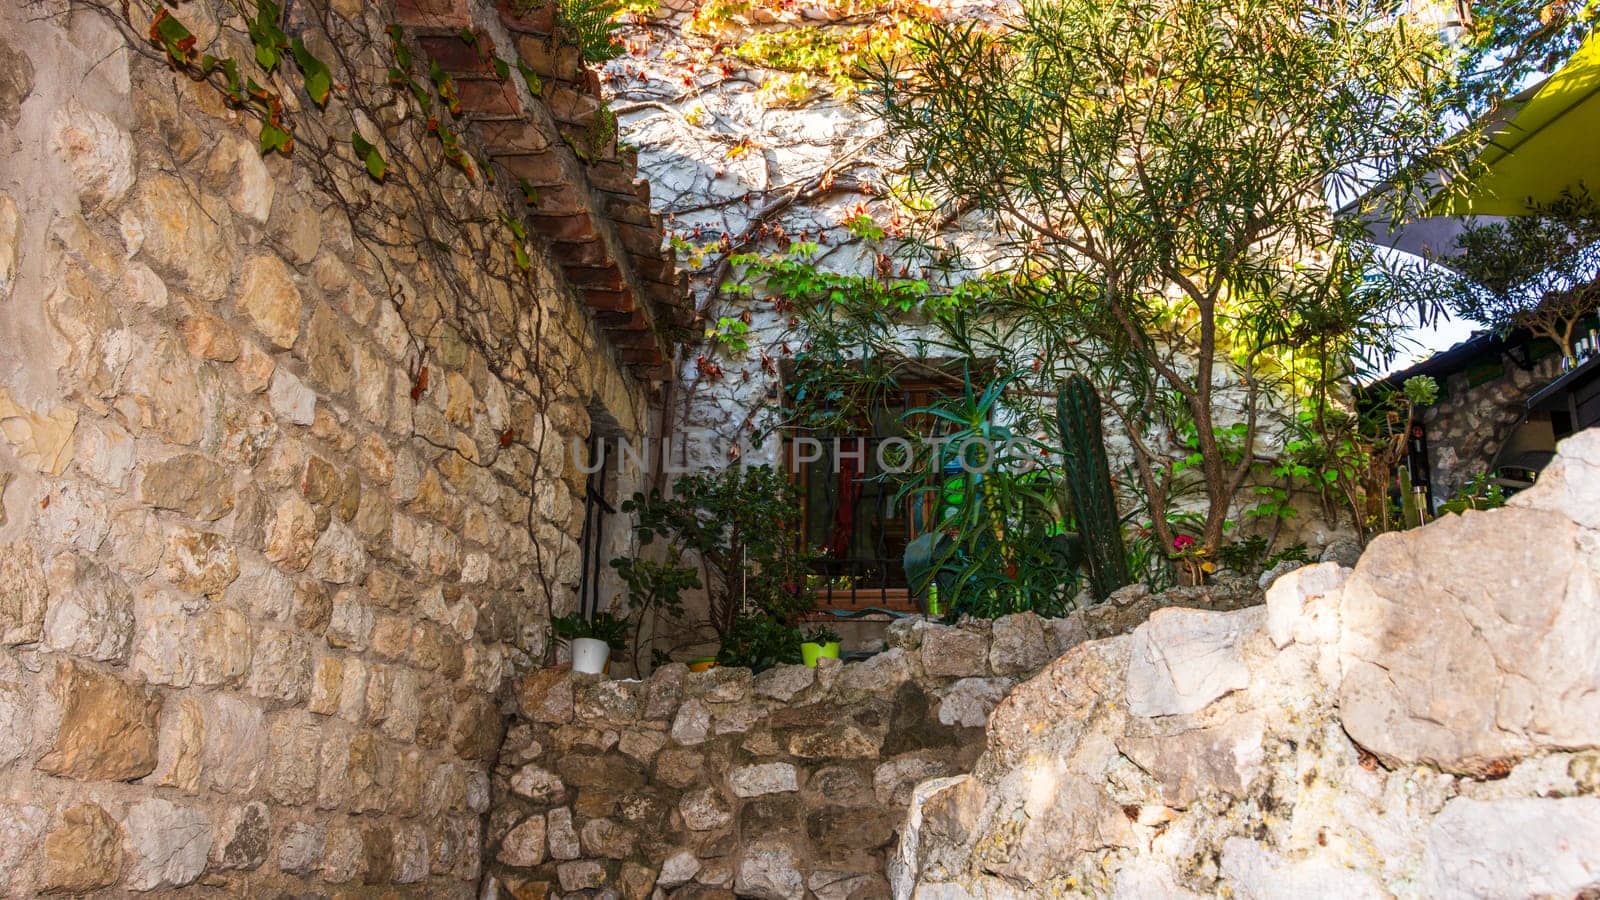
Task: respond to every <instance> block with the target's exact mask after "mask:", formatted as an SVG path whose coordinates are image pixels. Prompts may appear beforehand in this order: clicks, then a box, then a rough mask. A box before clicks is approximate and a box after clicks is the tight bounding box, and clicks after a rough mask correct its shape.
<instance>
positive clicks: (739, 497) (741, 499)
mask: <svg viewBox="0 0 1600 900" xmlns="http://www.w3.org/2000/svg"><path fill="white" fill-rule="evenodd" d="M622 509H623V511H624V512H626V513H634V514H637V516H638V536H639V540H640V542H641V543H643V544H650V543H651V542H653V541H654V540H656V539H657V538H665V539H666V540H667V541H668V542H669V551H668V552H669V553H671V554H672V555H673V556H672V558H674V559H677V558H680V557H688V556H689V555H691V554H692V555H693V556H694V558H696V559H697V560H698V562H699V564H700V566H701V570H702V574H703V575H704V578H703V583H704V585H705V587H706V594H707V599H708V604H707V605H708V615H707V622H706V625H707V626H708V627H709V628H710V630H711V631H712V632H713V633H714V634H715V635H716V636H717V638H719V639H720V640H721V641H722V642H723V644H724V648H725V649H726V648H727V646H728V642H729V640H730V638H731V637H737V638H738V640H739V641H746V640H752V639H754V637H761V636H766V637H770V634H768V633H767V631H764V630H762V629H763V628H765V626H762V628H756V627H755V626H753V625H750V623H749V622H748V621H746V620H752V619H753V620H761V621H769V622H772V623H776V624H778V625H781V626H784V627H792V626H793V624H794V622H796V621H797V620H798V619H799V617H800V616H802V615H803V614H804V613H806V612H808V611H809V610H810V609H811V595H810V593H809V592H808V591H807V590H806V588H805V583H806V575H807V574H808V573H809V570H810V566H811V561H812V558H813V557H812V554H811V553H810V552H809V551H808V550H806V549H804V548H802V547H801V546H800V537H799V536H800V497H799V492H798V489H797V488H796V487H795V486H794V485H793V484H792V483H790V481H789V479H788V478H787V477H785V475H784V474H783V473H782V472H781V471H778V470H776V469H774V468H772V467H770V466H730V467H728V468H726V469H723V470H720V471H712V470H707V471H704V472H699V473H693V474H689V475H684V476H682V477H681V478H679V479H678V480H677V481H675V482H674V483H673V486H672V494H671V496H665V495H662V494H661V493H659V492H651V493H650V494H648V495H646V494H644V493H637V494H635V495H634V496H633V497H632V498H630V499H629V500H627V501H624V503H623V505H622ZM751 629H755V630H751ZM736 632H737V634H736ZM762 639H763V640H764V639H765V637H762ZM757 643H759V641H757ZM730 652H732V651H730Z"/></svg>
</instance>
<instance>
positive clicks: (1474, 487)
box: [1439, 473, 1506, 515]
mask: <svg viewBox="0 0 1600 900" xmlns="http://www.w3.org/2000/svg"><path fill="white" fill-rule="evenodd" d="M1505 505H1506V492H1505V491H1503V490H1501V488H1500V485H1498V484H1495V483H1494V482H1493V481H1492V480H1491V479H1490V478H1489V476H1488V475H1485V474H1483V473H1479V474H1477V475H1474V476H1472V480H1471V481H1469V482H1467V484H1466V486H1465V487H1463V488H1461V489H1460V490H1459V491H1456V492H1455V494H1454V495H1453V496H1452V497H1451V498H1450V499H1449V500H1446V501H1445V502H1444V503H1442V504H1440V505H1439V511H1440V512H1447V513H1456V514H1457V515H1460V514H1461V513H1464V512H1466V511H1467V510H1469V509H1499V508H1500V507H1502V506H1505Z"/></svg>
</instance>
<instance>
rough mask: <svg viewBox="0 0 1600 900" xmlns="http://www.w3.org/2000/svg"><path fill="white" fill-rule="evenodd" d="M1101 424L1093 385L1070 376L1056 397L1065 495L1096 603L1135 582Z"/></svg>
mask: <svg viewBox="0 0 1600 900" xmlns="http://www.w3.org/2000/svg"><path fill="white" fill-rule="evenodd" d="M1102 420H1103V414H1102V413H1101V411H1100V398H1099V396H1098V395H1097V394H1096V393H1095V389H1094V384H1093V383H1092V382H1090V381H1089V379H1088V378H1085V377H1084V376H1082V375H1079V374H1076V373H1074V374H1073V375H1070V376H1068V377H1067V378H1066V380H1064V381H1063V382H1062V383H1061V387H1060V388H1059V389H1058V390H1057V392H1056V426H1057V427H1058V428H1059V429H1060V431H1061V448H1062V458H1063V460H1064V461H1065V466H1064V467H1065V470H1066V477H1065V485H1064V489H1065V491H1066V493H1067V497H1068V500H1069V502H1070V503H1071V504H1072V513H1073V518H1074V519H1075V520H1076V521H1077V523H1078V533H1079V535H1080V537H1081V540H1082V542H1083V555H1084V560H1085V561H1086V563H1087V568H1088V570H1089V586H1090V588H1091V590H1092V591H1093V592H1094V596H1095V599H1097V600H1104V599H1106V598H1107V597H1109V596H1111V592H1112V591H1115V590H1116V589H1117V588H1119V587H1122V586H1123V585H1125V584H1129V583H1131V582H1132V581H1133V576H1132V575H1130V574H1129V573H1128V554H1127V550H1126V549H1125V548H1124V547H1123V545H1122V516H1121V515H1120V513H1118V511H1117V495H1116V491H1115V489H1114V488H1113V487H1112V485H1111V466H1110V464H1109V463H1108V462H1107V461H1106V442H1105V435H1104V434H1102V433H1101V430H1100V428H1101V426H1100V423H1101V421H1102Z"/></svg>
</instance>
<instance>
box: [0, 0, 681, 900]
mask: <svg viewBox="0 0 1600 900" xmlns="http://www.w3.org/2000/svg"><path fill="white" fill-rule="evenodd" d="M157 5H158V6H161V8H163V9H165V10H167V11H168V12H169V13H170V14H171V15H174V16H177V17H178V18H179V19H180V20H182V21H183V22H184V23H186V25H187V26H188V27H189V28H190V29H192V30H193V32H194V34H195V36H196V37H197V40H198V45H197V47H198V49H199V50H203V51H205V52H207V53H215V54H218V55H232V56H235V57H237V58H239V59H240V60H245V61H248V60H251V59H253V56H252V54H251V50H250V44H249V41H248V39H247V38H246V36H245V28H244V22H243V20H242V19H241V18H240V17H239V15H238V10H239V9H244V8H248V9H249V10H251V11H254V10H255V6H256V5H255V4H254V3H253V2H252V3H244V4H228V3H210V2H203V0H189V2H181V3H177V2H175V3H170V4H157ZM283 5H284V6H286V7H290V8H292V10H293V12H292V13H291V14H290V15H289V17H288V19H287V20H286V21H285V24H284V27H285V28H287V29H289V30H290V31H291V32H292V33H293V35H294V37H295V38H296V39H297V40H298V39H304V40H305V41H306V42H307V44H309V45H310V46H311V48H312V50H313V52H315V53H317V54H319V55H320V56H321V57H322V58H323V59H324V60H327V61H330V62H331V63H333V64H334V66H335V72H334V81H335V84H336V90H335V92H334V94H333V96H332V98H331V99H330V101H329V103H328V107H327V109H326V110H318V109H317V108H316V107H315V106H314V105H312V101H311V100H310V99H309V98H308V97H307V96H306V95H305V94H304V92H303V88H302V87H301V82H302V78H301V76H300V73H299V71H298V69H297V68H296V67H295V66H294V64H293V63H292V61H290V60H288V59H285V61H284V62H283V63H282V64H281V65H280V66H279V68H278V71H277V74H276V75H274V76H271V77H269V76H267V75H265V74H262V73H261V72H258V71H255V70H254V69H253V68H250V67H251V66H253V65H254V64H253V63H251V62H243V63H241V65H242V66H244V67H246V68H245V73H246V74H249V75H250V76H251V77H252V78H255V79H259V80H262V81H263V82H264V83H266V84H268V85H269V86H271V87H272V88H273V89H275V90H278V91H280V92H282V93H283V94H284V96H285V98H286V100H285V103H286V104H287V106H288V107H290V112H291V113H292V114H294V115H295V116H296V118H295V122H296V127H297V129H298V131H297V135H296V145H297V149H296V151H295V154H294V155H293V156H292V157H284V156H281V155H277V154H273V155H268V156H265V157H264V156H263V155H262V154H261V153H260V152H258V148H257V146H256V131H255V129H257V128H259V124H258V123H256V122H255V121H254V120H253V119H251V118H250V117H248V116H246V115H242V114H241V113H240V112H238V111H236V110H234V109H231V108H229V107H227V106H226V105H225V104H224V103H223V102H222V98H221V95H220V94H219V92H218V90H217V88H216V87H215V85H213V84H205V83H201V82H197V81H194V80H191V79H190V78H189V77H187V76H184V75H181V74H178V73H175V72H174V71H173V70H172V68H171V66H169V64H168V63H167V61H166V59H165V58H164V55H163V52H162V51H161V50H158V49H155V48H154V47H152V46H150V45H148V44H147V42H146V41H145V38H144V35H145V34H146V33H147V29H148V27H149V22H148V19H147V18H146V19H143V20H140V21H134V22H132V23H126V22H125V23H121V29H119V27H118V23H117V22H116V21H115V20H114V19H113V18H112V16H114V15H115V14H116V13H115V12H113V11H114V10H127V9H129V8H130V6H129V4H125V3H124V4H118V3H111V4H95V5H94V8H91V5H90V4H86V3H72V4H69V3H67V2H64V0H48V2H28V3H20V2H8V3H4V4H0V895H5V896H34V895H35V894H36V893H41V892H55V893H73V894H82V893H95V892H103V893H107V894H113V895H118V896H120V895H123V894H125V893H127V892H129V891H148V890H169V889H177V888H183V887H186V886H196V887H204V888H205V889H209V890H213V891H216V892H218V893H221V894H227V895H246V894H260V895H269V894H270V895H273V896H277V895H279V894H283V895H296V896H308V895H321V894H326V893H328V892H333V891H345V890H351V889H359V888H361V886H362V885H368V886H371V887H370V888H369V889H372V890H392V889H394V888H393V886H395V885H401V886H405V887H404V888H403V889H404V890H410V891H414V892H415V893H417V894H419V895H427V896H472V895H475V894H476V892H477V889H478V883H479V879H480V858H479V850H480V847H481V844H482V823H483V815H484V813H485V812H486V811H487V809H488V808H489V799H490V796H489V772H488V770H489V767H490V765H491V762H492V760H493V758H494V755H495V753H496V751H497V749H498V745H499V741H500V738H501V734H502V723H501V713H500V710H499V708H498V706H497V704H496V692H497V689H498V688H499V687H500V685H501V682H502V679H503V678H504V677H505V676H506V675H508V674H510V673H512V672H514V671H516V670H519V669H521V670H525V669H528V668H531V667H533V666H536V665H542V664H543V663H544V662H545V661H546V659H547V651H548V646H547V645H548V631H549V628H548V621H549V616H550V613H551V610H552V608H554V610H555V611H556V612H560V611H562V610H563V606H565V607H566V608H570V604H571V603H572V595H573V590H574V587H575V585H576V583H577V580H578V569H579V564H578V563H579V561H578V556H579V553H578V536H579V534H580V531H581V527H582V501H581V494H580V491H581V489H582V487H583V481H584V479H583V475H582V474H581V473H578V472H575V471H574V469H573V467H571V466H567V465H564V461H563V452H564V451H565V448H566V446H567V443H568V442H569V441H570V440H572V439H573V438H579V439H581V438H582V437H583V436H585V435H586V434H587V433H588V431H589V428H590V421H591V411H592V410H593V411H600V412H603V413H604V414H605V415H606V416H607V418H608V419H609V422H610V424H611V425H612V427H615V428H617V429H620V430H621V431H622V432H624V433H627V434H631V435H637V434H639V433H640V431H641V430H642V428H643V422H644V420H645V386H644V385H642V384H641V383H640V382H638V381H636V380H635V379H634V378H632V377H631V376H630V374H629V373H628V372H627V371H626V369H625V367H624V366H623V365H621V364H619V362H618V357H617V354H616V353H615V352H614V351H613V349H612V348H611V347H609V346H608V345H607V343H606V338H605V336H604V335H603V334H602V333H601V330H600V329H599V328H597V327H596V326H595V324H594V322H593V321H592V320H591V319H590V318H589V317H588V316H586V315H585V313H584V312H583V308H582V305H581V301H580V300H579V299H578V298H576V297H574V295H573V292H572V291H571V290H569V289H568V286H567V285H566V284H564V283H563V280H562V275H561V274H559V273H560V271H561V260H558V259H556V258H555V256H554V255H553V254H552V253H550V252H549V251H548V249H547V248H546V247H545V246H544V245H542V244H540V243H537V242H529V245H528V248H527V249H528V252H529V253H530V254H531V259H528V260H527V261H526V267H525V268H524V267H523V266H521V265H519V261H518V260H517V259H516V258H515V257H514V252H513V244H512V242H511V241H510V240H508V239H507V238H506V237H505V234H509V232H503V233H502V232H499V231H492V232H491V231H484V230H481V229H480V230H478V231H476V232H472V233H467V232H470V231H471V229H466V228H463V229H462V232H461V233H458V232H455V231H452V230H451V229H452V228H453V227H454V225H453V223H457V222H460V221H463V220H469V219H471V218H472V217H479V218H483V219H486V220H487V221H488V222H490V223H498V222H499V219H498V216H500V215H502V214H506V215H518V214H520V210H521V208H522V207H523V206H525V204H524V203H523V202H522V201H520V200H515V201H513V202H512V203H507V202H505V199H504V197H503V196H502V194H501V191H507V190H508V188H507V181H506V179H504V178H502V180H501V182H500V185H501V186H500V187H499V188H493V187H491V186H488V185H487V184H486V183H485V182H484V181H482V180H481V179H480V180H476V181H475V180H472V179H469V178H467V177H466V176H465V175H464V174H463V173H461V172H459V171H457V169H456V168H454V167H452V166H451V165H450V164H449V163H448V162H446V161H445V160H444V159H443V158H442V156H441V153H440V148H439V142H438V140H437V139H436V138H434V137H433V136H431V135H429V134H428V133H427V132H426V131H425V128H424V125H423V120H422V117H421V116H419V115H418V114H417V111H416V110H415V109H414V108H413V107H412V106H411V101H410V100H409V99H408V98H407V96H406V93H407V92H406V91H405V90H404V89H400V88H396V87H394V86H392V85H388V84H387V83H386V74H385V59H386V53H387V52H388V51H387V50H386V48H387V47H388V41H389V38H388V35H387V33H386V29H387V28H388V27H389V25H390V24H391V23H393V22H395V21H397V18H398V17H399V16H400V15H401V13H403V12H404V10H399V11H397V8H396V6H395V5H393V4H389V3H363V2H356V0H334V2H332V3H298V4H283ZM401 5H402V6H406V7H407V8H409V9H410V10H412V12H413V13H415V12H416V11H417V9H418V8H419V4H417V3H412V4H409V5H406V4H401ZM432 5H433V6H439V7H440V8H441V9H442V8H445V7H448V8H449V9H450V10H454V11H456V12H458V13H461V14H462V15H465V14H467V12H468V11H470V12H471V13H472V14H473V15H475V16H482V17H484V18H482V19H481V21H482V22H483V23H484V27H489V28H493V27H495V21H496V20H494V19H493V18H492V14H490V13H488V12H486V9H487V5H486V4H485V3H478V2H474V3H472V4H468V3H465V2H461V3H449V4H442V5H441V4H432ZM151 6H152V5H151V4H149V3H139V2H135V3H133V4H132V6H131V9H132V10H133V16H134V18H135V19H138V17H139V16H141V15H144V16H148V15H149V14H150V12H151V11H152V10H151ZM421 6H422V7H426V6H429V4H421ZM101 7H103V8H101ZM141 9H143V10H144V12H143V13H141V12H139V10H141ZM445 24H446V25H450V23H445ZM446 30H447V34H448V35H452V36H453V35H455V34H456V33H457V32H456V29H455V28H454V26H451V27H449V28H447V29H446ZM408 34H409V32H408ZM485 40H486V39H485ZM335 43H338V45H339V47H340V48H341V49H342V50H344V51H348V52H347V53H336V52H335V50H334V49H333V47H334V44H335ZM511 43H512V42H511V41H509V40H502V41H500V42H499V45H500V46H502V47H505V46H508V45H510V44H511ZM567 49H568V51H570V52H568V53H567V54H566V55H568V56H571V57H572V58H573V59H574V60H575V59H576V53H575V51H571V48H567ZM286 56H287V54H286ZM345 62H349V64H350V65H356V66H359V68H358V69H357V70H355V71H351V70H349V69H347V68H346V67H345V66H344V63H345ZM546 62H547V61H541V60H535V61H534V64H535V65H536V66H543V65H545V63H546ZM574 65H576V63H574ZM546 68H548V66H546ZM552 84H556V82H552ZM557 86H558V87H559V85H557ZM477 87H481V85H476V84H475V85H468V86H464V87H463V91H464V93H465V94H466V95H467V96H466V97H465V101H464V102H465V103H468V104H470V103H471V102H473V97H475V96H477V95H479V94H481V93H482V91H476V90H472V88H477ZM562 89H563V90H565V88H562ZM357 93H360V94H361V95H362V96H364V97H365V98H366V99H368V100H370V101H372V102H373V103H374V104H375V105H376V106H379V107H381V108H382V110H383V113H382V115H381V116H378V117H376V118H373V119H369V118H366V117H365V114H362V115H360V116H357V115H354V114H353V113H352V112H351V110H350V108H349V106H348V103H347V101H348V100H349V98H352V97H354V96H356V94H357ZM497 96H499V95H497ZM527 102H529V103H533V101H527ZM536 105H537V104H535V105H534V106H536ZM534 106H530V107H529V109H530V110H534V111H537V110H536V109H534ZM435 109H436V110H437V109H438V107H435ZM437 114H438V115H441V116H442V115H444V114H443V113H442V112H438V113H437ZM540 115H543V114H542V113H541V114H540ZM501 118H502V119H504V118H505V116H504V115H502V117H501ZM379 119H381V121H379ZM530 121H531V120H530ZM538 121H543V119H539V120H538ZM502 124H504V123H503V122H502ZM458 127H459V126H458ZM358 128H360V129H366V130H367V134H368V137H369V138H370V139H373V140H378V141H380V143H381V145H382V147H383V152H384V154H385V156H386V158H387V160H388V163H389V166H390V171H389V174H388V176H387V179H386V181H385V182H384V184H382V185H380V184H377V183H375V182H374V181H373V180H372V179H371V177H370V176H369V174H368V173H367V172H366V170H365V169H363V168H362V166H361V164H360V161H359V160H358V159H355V158H353V157H350V156H349V154H350V143H351V139H350V135H351V132H352V130H354V129H358ZM531 128H532V125H529V128H528V129H523V132H527V131H528V130H529V129H531ZM551 128H552V130H553V128H554V126H551ZM379 135H381V138H380V137H379ZM463 140H464V141H468V142H469V149H470V148H472V147H475V145H472V144H471V143H470V137H469V136H464V137H463ZM550 143H551V144H552V145H553V146H555V147H556V148H558V149H559V148H560V147H561V146H562V145H560V144H559V143H557V142H553V141H552V142H550ZM320 146H327V147H330V148H331V149H329V150H327V152H325V153H324V152H319V147H320ZM562 152H565V151H562ZM407 167H412V168H409V169H408V168H407ZM417 169H420V170H422V171H424V172H425V173H426V177H425V178H424V177H418V176H417V171H416V170H417ZM408 171H409V172H410V173H411V174H410V176H407V174H406V173H407V172H408ZM407 177H411V178H412V181H411V182H409V183H408V182H407V181H406V178H407ZM330 186H336V187H337V188H338V190H340V191H342V192H344V194H346V195H347V196H357V197H359V198H361V201H362V202H363V203H365V204H367V205H366V206H365V207H364V208H358V209H355V210H353V211H352V210H350V209H347V208H346V207H345V206H344V205H342V204H340V203H336V202H334V201H333V199H332V198H331V197H330V194H329V192H328V190H326V188H329V187H330ZM411 188H416V190H411ZM630 189H631V188H630ZM547 193H551V192H549V191H547ZM574 193H582V192H579V191H574ZM597 227H598V226H597ZM474 228H477V226H474ZM643 230H647V229H641V233H642V231H643ZM532 231H533V229H532V228H530V232H532ZM423 235H427V236H428V239H432V240H437V241H440V242H442V243H444V244H445V245H446V247H448V248H449V249H447V250H439V248H438V247H437V246H435V245H432V244H427V245H425V238H424V237H422V236H423ZM475 236H476V237H477V238H479V239H480V240H478V241H477V242H476V243H474V242H473V238H474V237H475ZM458 238H459V240H460V242H459V243H451V242H452V241H456V240H457V239H458ZM658 242H659V235H658ZM435 250H438V252H433V251H435ZM565 258H566V257H563V259H565ZM450 260H454V261H455V262H456V263H459V265H447V264H446V263H448V262H449V261H450ZM507 273H511V274H510V275H509V276H508V275H507ZM452 279H460V282H453V281H452ZM460 283H465V284H467V285H468V286H469V290H467V291H465V292H463V291H462V290H460V289H459V288H460ZM463 297H465V298H467V299H470V300H471V301H473V302H474V303H476V304H481V305H480V306H478V307H476V308H474V309H470V310H469V309H465V308H463V307H462V306H460V305H458V304H459V303H460V302H462V300H463ZM469 324H471V325H474V326H476V327H477V328H478V329H479V333H480V334H487V335H491V336H494V337H496V338H497V339H503V340H505V341H507V342H510V343H511V344H515V343H516V341H517V340H518V339H521V340H523V341H525V346H509V345H506V344H502V345H500V346H499V347H497V348H495V349H494V350H493V352H491V351H490V350H487V349H485V346H486V345H484V344H481V343H478V342H475V341H473V340H469V329H468V327H467V326H468V325H469ZM527 348H532V350H531V352H530V351H529V350H528V349H527ZM385 886H387V887H385Z"/></svg>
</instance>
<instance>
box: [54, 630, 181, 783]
mask: <svg viewBox="0 0 1600 900" xmlns="http://www.w3.org/2000/svg"><path fill="white" fill-rule="evenodd" d="M50 694H51V696H52V698H53V699H54V700H55V702H56V704H57V705H59V706H60V708H61V719H60V724H59V725H57V726H56V728H55V733H54V734H53V735H52V736H51V738H50V739H49V750H48V751H47V752H46V753H45V754H44V755H43V756H42V757H40V758H39V761H38V763H36V766H37V768H38V769H39V770H40V771H41V772H46V773H48V774H51V775H58V776H60V777H62V778H72V779H75V780H78V781H129V780H132V779H134V778H140V777H142V776H144V775H148V774H149V773H150V771H151V770H152V769H154V768H155V765H156V715H157V714H158V713H159V711H160V706H161V701H160V699H159V698H158V697H156V696H155V695H154V694H152V693H151V692H149V691H147V690H146V689H144V688H142V687H137V686H135V685H132V684H129V683H128V682H126V681H123V680H122V679H120V678H117V677H116V676H115V675H110V674H107V673H104V672H101V671H98V670H96V669H91V668H89V667H88V666H86V665H84V664H82V663H79V662H76V661H73V660H70V659H61V660H57V662H56V666H55V671H54V674H53V676H52V677H51V680H50Z"/></svg>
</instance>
